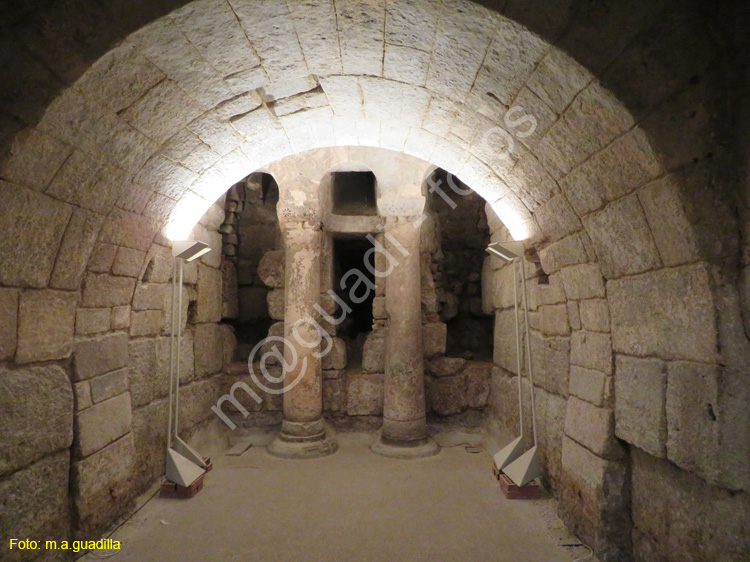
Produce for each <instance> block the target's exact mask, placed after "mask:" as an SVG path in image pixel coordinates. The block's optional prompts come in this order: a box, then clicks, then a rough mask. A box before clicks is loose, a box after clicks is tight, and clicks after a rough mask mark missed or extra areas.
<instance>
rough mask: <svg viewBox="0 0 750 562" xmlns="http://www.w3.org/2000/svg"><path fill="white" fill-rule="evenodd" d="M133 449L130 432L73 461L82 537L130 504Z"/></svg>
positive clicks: (95, 531)
mask: <svg viewBox="0 0 750 562" xmlns="http://www.w3.org/2000/svg"><path fill="white" fill-rule="evenodd" d="M134 458H135V449H134V447H133V438H132V435H131V434H127V435H125V436H124V437H122V438H120V439H118V440H117V441H115V442H114V443H111V444H110V445H108V446H106V447H105V448H104V449H102V450H101V451H98V452H96V453H94V454H93V455H91V456H90V457H88V458H86V459H84V460H82V461H80V462H74V463H73V469H72V471H71V476H72V479H73V486H74V489H75V490H76V493H75V496H74V501H75V508H76V512H77V514H78V517H79V529H80V533H81V534H82V535H83V536H87V537H89V538H91V537H92V536H97V534H98V533H99V532H101V531H102V530H103V528H105V527H106V526H107V525H110V524H111V522H112V521H113V520H114V519H115V518H117V517H118V516H120V515H121V514H123V513H124V512H125V511H126V510H127V508H128V507H129V503H130V499H131V497H132V494H133V493H134V491H133V489H132V488H131V478H132V475H133V468H134V466H133V465H134V463H133V461H134Z"/></svg>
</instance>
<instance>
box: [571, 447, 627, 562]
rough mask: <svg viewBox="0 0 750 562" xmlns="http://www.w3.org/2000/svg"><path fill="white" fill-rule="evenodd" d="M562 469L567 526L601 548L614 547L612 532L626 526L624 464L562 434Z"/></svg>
mask: <svg viewBox="0 0 750 562" xmlns="http://www.w3.org/2000/svg"><path fill="white" fill-rule="evenodd" d="M562 470H563V474H562V481H563V483H564V489H563V495H562V500H561V505H560V513H561V515H562V518H563V521H565V522H566V524H567V525H568V527H569V528H573V529H576V530H577V531H578V532H585V534H586V536H587V539H586V540H588V541H590V542H592V543H597V544H598V545H599V546H598V547H599V548H601V549H602V550H604V549H607V550H609V549H612V550H617V549H618V545H617V541H613V540H612V535H613V534H614V533H622V532H623V530H628V529H629V514H628V513H627V511H626V506H627V505H628V500H629V493H628V491H629V490H628V479H627V467H626V466H625V464H624V463H623V462H621V461H611V460H604V459H602V458H600V457H597V456H596V455H595V454H594V453H592V452H591V451H589V450H588V449H586V448H585V447H583V446H581V445H579V444H578V443H576V442H575V441H574V440H572V439H570V438H569V437H563V440H562ZM626 542H627V541H626ZM620 548H621V547H620ZM621 555H622V554H621V552H620V553H619V554H617V553H615V554H613V555H612V556H613V557H612V558H611V559H612V560H617V559H618V558H617V556H620V557H621Z"/></svg>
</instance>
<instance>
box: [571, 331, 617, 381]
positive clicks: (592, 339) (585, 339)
mask: <svg viewBox="0 0 750 562" xmlns="http://www.w3.org/2000/svg"><path fill="white" fill-rule="evenodd" d="M570 364H571V365H578V366H579V367H586V368H587V369H595V370H597V371H601V372H602V373H605V374H607V375H611V374H612V343H611V341H610V337H609V334H601V333H599V332H585V331H580V332H573V335H572V336H571V338H570Z"/></svg>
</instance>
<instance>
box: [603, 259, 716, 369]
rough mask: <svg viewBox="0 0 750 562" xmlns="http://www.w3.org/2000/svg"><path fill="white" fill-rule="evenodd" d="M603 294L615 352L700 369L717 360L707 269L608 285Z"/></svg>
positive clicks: (688, 269)
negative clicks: (674, 361) (678, 361)
mask: <svg viewBox="0 0 750 562" xmlns="http://www.w3.org/2000/svg"><path fill="white" fill-rule="evenodd" d="M607 292H608V299H607V300H608V301H609V308H610V313H611V317H612V345H613V348H614V350H615V351H617V352H620V353H624V354H626V355H636V356H639V357H649V356H658V357H661V358H662V359H685V360H691V361H698V362H703V363H705V362H711V361H714V360H716V359H717V346H718V341H717V328H716V308H715V306H714V297H713V294H712V289H711V277H710V274H709V272H708V270H707V269H706V266H704V265H691V266H684V267H677V268H672V269H665V270H661V271H653V272H650V273H645V274H643V275H638V276H634V277H628V278H625V279H617V280H613V281H610V282H609V283H607ZM665 311H669V313H668V314H665Z"/></svg>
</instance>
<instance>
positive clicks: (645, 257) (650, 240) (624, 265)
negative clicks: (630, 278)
mask: <svg viewBox="0 0 750 562" xmlns="http://www.w3.org/2000/svg"><path fill="white" fill-rule="evenodd" d="M583 222H584V225H585V226H586V232H588V234H589V236H591V241H592V242H593V244H594V248H595V249H596V255H597V256H598V257H599V259H600V261H601V263H602V266H603V267H604V274H605V275H607V276H608V277H619V276H621V275H632V274H635V273H642V272H644V271H648V270H649V269H654V268H657V267H660V266H661V258H660V257H659V252H658V250H657V249H656V244H655V243H654V237H653V236H652V234H651V229H650V228H649V225H648V222H647V221H646V216H645V215H644V213H643V209H642V207H641V205H640V203H639V202H638V198H637V197H636V196H635V195H630V196H628V197H623V198H622V199H618V200H617V201H615V202H614V203H610V204H609V205H607V206H606V207H605V208H604V209H602V210H601V211H598V212H596V213H592V214H591V215H589V216H588V217H586V218H585V219H584V221H583Z"/></svg>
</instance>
